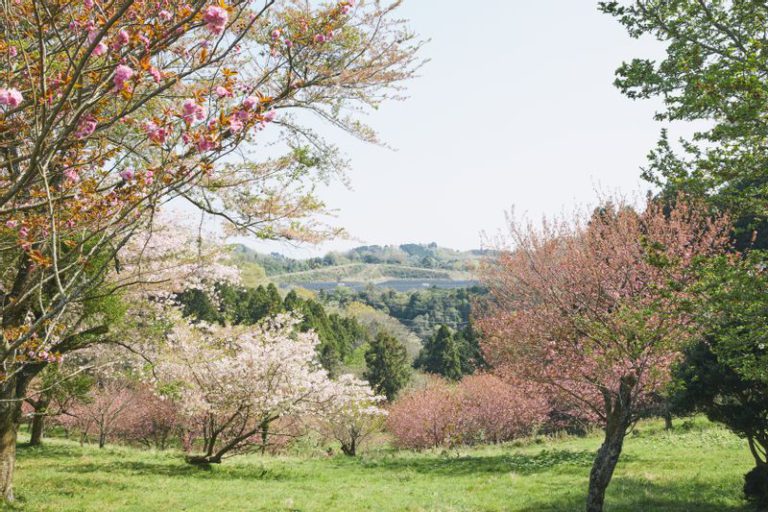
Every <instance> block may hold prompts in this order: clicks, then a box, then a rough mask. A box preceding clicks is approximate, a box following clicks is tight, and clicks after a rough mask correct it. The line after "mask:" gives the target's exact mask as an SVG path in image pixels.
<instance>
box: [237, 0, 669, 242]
mask: <svg viewBox="0 0 768 512" xmlns="http://www.w3.org/2000/svg"><path fill="white" fill-rule="evenodd" d="M401 15H402V17H405V18H408V19H410V20H411V27H412V28H413V29H414V30H415V31H416V32H417V33H418V34H420V35H421V36H422V37H423V38H424V39H431V42H430V43H429V44H428V45H427V46H426V47H425V48H424V54H423V55H424V57H427V58H429V59H431V62H429V63H428V64H427V65H426V66H425V67H424V68H423V69H422V70H421V72H420V77H419V78H417V79H415V80H414V81H412V82H410V83H409V84H408V95H409V96H410V98H409V99H408V100H407V101H405V102H403V103H391V104H386V105H384V107H383V108H382V109H381V110H380V111H378V112H376V113H375V114H373V115H371V116H369V118H368V119H367V121H368V122H369V123H370V124H371V125H372V126H373V127H374V128H376V129H377V131H378V132H379V134H380V135H381V138H382V139H383V140H384V141H385V142H387V143H388V144H390V145H391V146H393V147H394V148H396V151H391V150H388V149H384V148H380V147H375V146H370V145H365V144H362V143H359V142H357V141H355V140H354V139H352V138H351V137H346V136H336V135H334V136H332V138H333V140H335V141H336V142H338V143H339V145H341V146H342V148H343V149H344V152H345V153H346V155H347V156H348V157H349V158H350V159H351V161H352V167H353V171H352V172H351V173H350V176H349V177H350V181H351V185H352V189H351V190H349V189H346V188H344V187H343V186H342V185H336V186H332V187H330V188H328V189H325V190H323V192H322V198H323V199H325V200H326V201H327V203H328V205H329V206H330V207H332V208H334V209H337V210H338V218H337V219H336V221H337V224H339V225H341V226H343V227H345V228H346V229H347V230H348V231H349V233H350V235H352V236H354V237H356V238H357V240H354V241H335V242H331V243H328V244H325V245H324V246H322V247H305V248H302V249H299V250H297V249H295V248H290V247H287V246H282V247H280V246H277V247H276V246H275V245H274V244H266V243H263V242H259V241H256V240H252V241H248V242H247V244H248V245H250V246H252V247H253V248H255V249H257V250H260V251H265V252H267V251H271V250H279V251H282V252H285V253H289V254H291V255H293V256H299V257H304V256H311V255H315V254H322V253H324V252H326V251H328V250H330V249H344V248H349V247H354V246H357V245H360V244H361V243H366V244H381V245H384V244H401V243H410V242H416V243H428V242H437V243H438V244H439V245H441V246H446V247H451V248H456V249H471V248H478V247H479V246H480V245H481V232H483V231H486V232H489V233H494V232H496V231H497V230H498V229H499V228H500V227H501V226H502V225H503V222H504V212H505V211H508V210H510V208H512V207H514V208H515V211H516V212H518V213H523V214H527V215H528V216H530V217H532V218H537V217H540V216H541V215H544V214H552V215H554V214H558V213H561V212H563V211H567V210H568V209H569V208H573V207H574V206H577V205H581V206H583V205H585V204H590V203H593V202H594V200H595V198H596V192H595V191H596V190H598V189H599V190H601V191H604V192H612V191H621V192H625V193H636V192H639V191H642V190H644V189H646V188H647V184H645V183H644V182H642V180H640V178H639V176H640V169H639V168H640V166H641V165H643V164H644V162H645V157H646V155H647V153H648V151H649V150H650V149H651V148H652V146H653V145H654V144H655V142H656V139H657V137H658V133H659V129H660V128H661V126H660V125H659V123H657V122H655V121H653V119H652V116H653V112H654V106H655V105H654V103H652V102H633V101H631V100H629V99H627V98H625V97H623V96H622V95H621V94H620V93H619V91H618V90H617V89H615V88H614V87H613V85H612V82H613V78H614V70H615V69H616V68H617V67H618V66H619V65H620V63H621V62H622V61H623V60H628V59H630V58H632V57H653V56H658V55H659V54H660V47H659V45H658V44H657V43H655V42H654V41H636V40H632V39H630V38H629V37H628V35H627V34H626V33H625V32H624V30H623V28H622V27H621V26H620V25H619V24H618V23H617V22H616V21H615V20H614V19H612V18H610V17H608V16H606V15H603V14H601V13H600V12H598V10H597V1H596V0H536V1H528V0H525V1H524V0H495V1H492V0H487V1H474V2H459V1H456V0H405V2H404V6H403V8H402V10H401ZM329 130H330V128H329Z"/></svg>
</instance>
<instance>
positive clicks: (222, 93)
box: [216, 85, 232, 98]
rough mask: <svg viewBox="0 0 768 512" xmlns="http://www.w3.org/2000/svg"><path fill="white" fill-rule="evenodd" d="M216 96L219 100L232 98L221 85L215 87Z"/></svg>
mask: <svg viewBox="0 0 768 512" xmlns="http://www.w3.org/2000/svg"><path fill="white" fill-rule="evenodd" d="M216 94H217V95H218V96H219V98H229V97H231V96H232V93H231V92H230V91H229V90H228V89H227V88H226V87H224V86H223V85H219V86H218V87H216Z"/></svg>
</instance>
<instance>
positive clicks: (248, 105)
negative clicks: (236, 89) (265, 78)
mask: <svg viewBox="0 0 768 512" xmlns="http://www.w3.org/2000/svg"><path fill="white" fill-rule="evenodd" d="M258 104H259V98H257V97H256V96H248V97H247V98H245V99H244V100H243V107H244V108H245V109H246V110H251V109H253V107H255V106H256V105H258Z"/></svg>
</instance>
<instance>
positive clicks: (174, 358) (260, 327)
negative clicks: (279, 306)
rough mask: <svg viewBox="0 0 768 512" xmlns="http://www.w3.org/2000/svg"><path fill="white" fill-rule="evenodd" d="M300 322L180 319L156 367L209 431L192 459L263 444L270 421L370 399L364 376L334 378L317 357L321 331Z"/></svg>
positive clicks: (215, 458)
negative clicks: (230, 323) (229, 323)
mask: <svg viewBox="0 0 768 512" xmlns="http://www.w3.org/2000/svg"><path fill="white" fill-rule="evenodd" d="M299 324H300V319H298V318H295V317H292V316H290V315H278V316H276V317H274V318H270V319H267V320H264V321H262V322H261V323H259V324H257V325H255V326H249V327H247V328H245V327H219V326H206V325H195V326H192V325H189V324H186V325H185V324H183V323H182V322H181V321H179V322H178V323H177V325H176V327H175V329H174V331H173V333H172V335H171V339H170V341H169V346H168V352H167V354H166V356H165V357H164V358H163V359H161V361H160V363H159V364H158V369H157V373H158V374H159V375H160V378H161V379H163V380H165V381H167V382H168V383H169V384H175V385H177V386H179V387H180V393H181V405H182V409H183V412H184V414H186V416H187V418H188V421H189V422H190V423H192V424H196V425H197V426H198V430H199V431H200V432H202V438H203V446H202V453H201V454H190V455H189V456H188V457H187V460H188V462H190V463H192V464H218V463H221V462H222V459H223V458H225V457H227V456H230V455H234V454H236V453H240V452H244V451H248V450H249V449H251V448H252V447H254V446H260V447H261V448H262V449H264V448H265V447H266V445H267V442H268V436H269V429H270V425H271V424H272V423H273V422H274V421H276V420H277V419H279V418H282V417H285V416H291V415H300V416H304V415H307V416H308V415H315V414H317V415H319V414H321V413H322V412H323V411H326V410H337V411H338V410H340V409H341V408H343V407H353V406H355V403H356V402H357V400H362V401H363V402H364V403H369V402H371V400H372V397H371V395H372V394H369V393H362V394H361V386H362V384H361V383H360V381H358V380H356V379H352V378H349V377H343V378H340V379H339V380H337V381H333V380H331V379H330V378H329V376H328V373H327V372H326V371H325V370H324V369H323V368H322V367H321V366H320V364H319V362H318V360H317V345H318V344H319V343H320V341H319V338H318V337H317V335H316V334H315V333H314V332H311V331H309V332H304V333H302V332H300V331H299V330H298V326H299Z"/></svg>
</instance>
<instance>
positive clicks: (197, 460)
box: [186, 454, 221, 466]
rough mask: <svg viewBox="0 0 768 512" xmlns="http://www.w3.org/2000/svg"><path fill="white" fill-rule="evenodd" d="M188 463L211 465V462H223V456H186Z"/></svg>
mask: <svg viewBox="0 0 768 512" xmlns="http://www.w3.org/2000/svg"><path fill="white" fill-rule="evenodd" d="M186 460H187V463H189V464H192V465H194V466H209V465H211V464H221V457H220V456H219V455H218V454H217V455H189V456H187V458H186Z"/></svg>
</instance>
